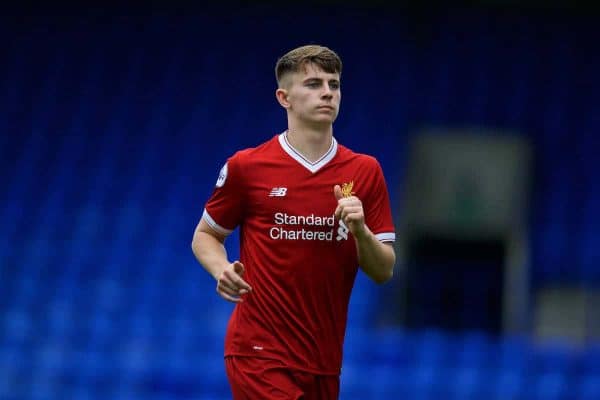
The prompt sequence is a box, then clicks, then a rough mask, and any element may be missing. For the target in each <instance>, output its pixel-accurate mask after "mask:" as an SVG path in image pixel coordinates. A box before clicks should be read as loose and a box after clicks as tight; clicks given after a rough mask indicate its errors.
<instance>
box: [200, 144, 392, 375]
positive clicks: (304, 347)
mask: <svg viewBox="0 0 600 400" xmlns="http://www.w3.org/2000/svg"><path fill="white" fill-rule="evenodd" d="M336 184H337V185H340V186H342V189H343V192H344V193H345V194H346V195H350V194H354V195H355V196H357V197H358V198H359V199H361V201H362V203H363V208H364V212H365V222H366V224H367V226H368V227H369V228H370V229H371V231H372V232H373V233H374V234H375V235H376V236H377V238H378V239H379V240H381V241H393V240H394V239H395V233H394V225H393V222H392V214H391V210H390V203H389V196H388V191H387V187H386V184H385V180H384V177H383V173H382V170H381V167H380V165H379V163H378V162H377V160H376V159H375V158H373V157H370V156H367V155H364V154H358V153H354V152H352V151H351V150H349V149H348V148H346V147H344V146H342V145H339V144H338V143H337V141H336V140H335V139H333V140H332V144H331V147H330V148H329V150H328V151H327V153H326V154H325V155H324V156H323V157H322V158H321V159H320V160H318V161H316V162H310V161H308V160H306V159H305V158H304V157H303V156H302V155H301V154H300V153H299V152H297V151H296V150H295V149H294V148H293V147H292V146H291V145H290V144H289V142H288V140H287V136H286V134H285V133H282V134H280V135H277V136H275V137H274V138H272V139H271V140H269V141H267V142H265V143H263V144H262V145H260V146H258V147H256V148H251V149H246V150H243V151H239V152H237V153H236V154H235V155H233V156H232V157H231V158H229V159H228V160H227V163H226V164H225V166H224V167H223V169H222V170H221V173H220V174H219V179H218V180H217V185H216V188H215V190H214V192H213V194H212V196H211V197H210V199H209V201H208V202H207V204H206V207H205V210H204V213H203V218H204V219H205V221H206V222H207V223H208V224H209V225H210V226H211V227H212V228H213V229H215V230H216V231H218V232H220V233H222V234H225V235H227V234H229V233H231V232H232V230H233V229H235V228H236V227H237V226H239V227H240V261H241V262H242V263H243V264H244V266H245V274H244V280H246V281H247V282H248V284H250V286H252V289H253V290H252V292H251V293H249V294H247V295H245V296H244V302H242V303H239V304H237V305H236V307H235V309H234V311H233V314H232V316H231V319H230V321H229V326H228V329H227V335H226V338H225V355H226V356H227V355H238V356H254V357H262V358H273V359H277V360H280V361H282V362H283V363H284V364H285V365H287V366H288V367H289V368H294V369H298V370H304V371H308V372H311V373H315V374H335V375H337V374H339V373H340V368H341V362H342V348H343V342H344V333H345V329H346V320H347V311H348V302H349V300H350V292H351V290H352V286H353V285H354V280H355V277H356V273H357V270H358V257H357V251H356V244H355V242H354V240H353V238H352V235H351V234H350V233H349V232H348V229H347V228H346V226H345V225H344V224H343V222H341V223H340V221H338V220H336V219H335V218H334V211H335V209H336V206H337V200H336V198H335V195H334V192H333V187H334V185H336Z"/></svg>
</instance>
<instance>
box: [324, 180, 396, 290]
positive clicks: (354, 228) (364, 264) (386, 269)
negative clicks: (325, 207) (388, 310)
mask: <svg viewBox="0 0 600 400" xmlns="http://www.w3.org/2000/svg"><path fill="white" fill-rule="evenodd" d="M334 195H335V197H336V199H337V200H338V206H337V208H336V210H335V215H336V217H337V218H339V219H341V220H342V221H344V224H346V226H347V227H348V229H349V230H350V232H351V233H352V235H353V236H354V241H355V243H356V249H357V252H358V263H359V265H360V266H361V268H362V269H363V271H364V272H365V273H366V274H367V275H368V276H369V277H370V278H371V279H373V280H374V281H375V282H376V283H384V282H387V281H389V280H390V279H391V278H392V276H393V274H394V263H395V262H396V253H395V252H394V248H393V247H392V246H391V245H390V244H387V243H382V242H380V241H379V240H378V239H377V238H376V237H375V235H374V234H373V232H371V230H370V229H369V227H368V226H367V225H366V224H365V214H364V211H363V206H362V202H361V201H360V199H359V198H358V197H356V196H350V197H343V196H342V192H341V189H340V186H339V185H336V186H335V187H334Z"/></svg>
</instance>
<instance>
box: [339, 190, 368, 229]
mask: <svg viewBox="0 0 600 400" xmlns="http://www.w3.org/2000/svg"><path fill="white" fill-rule="evenodd" d="M333 194H334V196H335V198H336V200H337V202H338V205H337V208H336V209H335V217H336V218H337V219H339V220H341V221H343V222H344V224H346V226H347V227H348V230H349V231H350V232H351V233H352V235H354V237H359V236H361V235H362V234H364V233H365V231H366V230H365V213H364V210H363V206H362V202H361V201H360V199H359V198H358V197H356V196H348V197H344V195H343V193H342V189H341V188H340V185H335V186H334V187H333Z"/></svg>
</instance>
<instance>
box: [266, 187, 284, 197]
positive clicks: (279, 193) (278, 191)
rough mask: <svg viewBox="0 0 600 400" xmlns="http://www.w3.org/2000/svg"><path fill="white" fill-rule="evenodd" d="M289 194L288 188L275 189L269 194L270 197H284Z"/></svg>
mask: <svg viewBox="0 0 600 400" xmlns="http://www.w3.org/2000/svg"><path fill="white" fill-rule="evenodd" d="M286 193H287V188H285V187H274V188H273V189H271V193H269V197H283V196H285V194H286Z"/></svg>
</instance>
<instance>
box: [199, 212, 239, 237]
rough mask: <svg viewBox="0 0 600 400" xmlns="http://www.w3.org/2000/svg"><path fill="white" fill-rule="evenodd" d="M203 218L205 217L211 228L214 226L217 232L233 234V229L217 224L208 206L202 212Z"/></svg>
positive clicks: (224, 234)
mask: <svg viewBox="0 0 600 400" xmlns="http://www.w3.org/2000/svg"><path fill="white" fill-rule="evenodd" d="M202 219H204V220H205V221H206V223H207V224H208V225H209V226H210V227H211V228H213V229H214V230H215V231H216V232H217V233H220V234H221V235H223V236H229V235H230V234H231V232H233V230H232V229H227V228H223V227H222V226H221V225H219V224H217V223H216V222H215V220H214V219H213V218H212V217H211V216H210V215H209V214H208V212H207V211H206V208H205V209H204V212H203V213H202Z"/></svg>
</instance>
